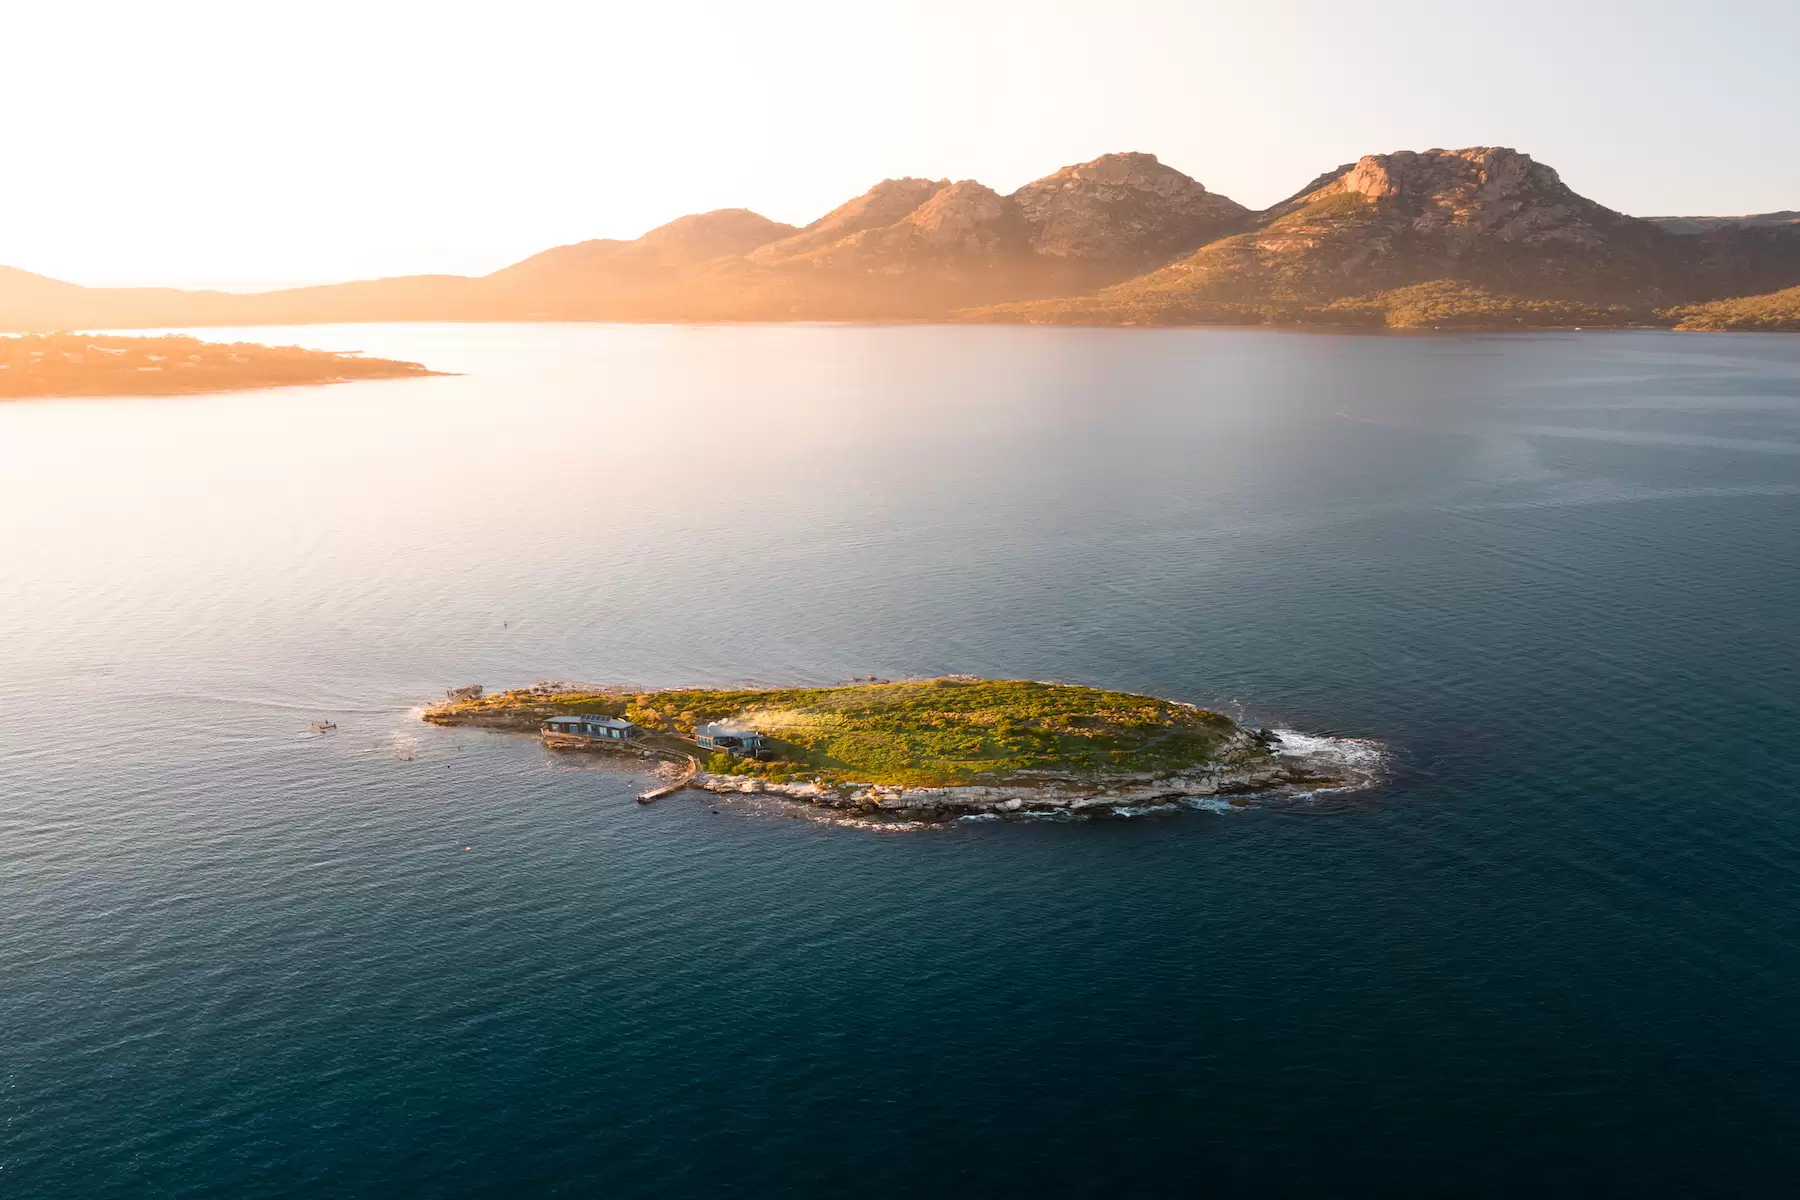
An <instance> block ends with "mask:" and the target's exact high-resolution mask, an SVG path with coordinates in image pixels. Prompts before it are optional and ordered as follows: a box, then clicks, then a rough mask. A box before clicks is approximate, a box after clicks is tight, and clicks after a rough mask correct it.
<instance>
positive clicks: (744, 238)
mask: <svg viewBox="0 0 1800 1200" xmlns="http://www.w3.org/2000/svg"><path fill="white" fill-rule="evenodd" d="M793 232H794V227H793V226H792V225H783V224H782V223H781V222H779V221H771V220H769V218H767V217H765V216H763V215H762V214H760V213H753V212H751V211H750V210H749V209H747V208H719V209H714V210H713V211H712V212H703V213H694V214H692V215H691V216H686V217H677V218H676V219H675V220H673V221H670V222H669V223H668V224H667V225H658V226H657V227H656V228H655V229H652V230H651V231H650V232H649V233H646V234H645V235H644V236H643V237H640V238H639V239H637V244H638V245H640V246H642V247H644V249H646V250H649V251H653V252H655V253H656V254H658V255H659V256H660V257H665V258H669V257H674V258H680V259H684V260H687V261H692V262H704V261H706V260H707V259H712V258H719V257H722V256H724V255H727V254H744V253H747V252H748V251H751V250H754V249H755V248H756V247H758V246H761V245H763V244H765V243H767V242H772V241H774V240H775V239H776V238H779V237H782V236H784V235H786V234H790V233H793Z"/></svg>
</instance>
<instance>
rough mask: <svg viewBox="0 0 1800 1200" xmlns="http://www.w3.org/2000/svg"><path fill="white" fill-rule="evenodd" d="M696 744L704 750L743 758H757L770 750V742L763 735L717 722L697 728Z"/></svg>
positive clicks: (695, 734)
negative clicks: (718, 751)
mask: <svg viewBox="0 0 1800 1200" xmlns="http://www.w3.org/2000/svg"><path fill="white" fill-rule="evenodd" d="M694 744H695V745H696V746H699V747H700V748H701V749H702V750H723V751H724V752H725V753H727V754H736V755H738V756H739V757H741V758H756V757H757V756H758V755H760V754H762V752H763V751H765V750H767V749H768V748H769V740H768V739H767V738H765V737H763V735H762V734H760V733H755V732H752V731H751V730H748V729H739V728H737V727H736V726H733V725H725V724H722V723H720V722H717V721H712V722H708V723H707V724H705V725H701V726H699V727H698V728H696V729H695V730H694Z"/></svg>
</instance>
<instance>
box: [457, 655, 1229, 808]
mask: <svg viewBox="0 0 1800 1200" xmlns="http://www.w3.org/2000/svg"><path fill="white" fill-rule="evenodd" d="M575 713H595V714H604V715H607V716H613V717H623V718H625V719H626V720H629V721H633V722H635V723H637V724H638V725H640V726H642V727H643V728H644V729H646V730H649V731H652V733H653V735H654V736H656V737H657V739H658V740H659V741H663V742H664V743H665V744H670V743H673V741H674V739H676V738H680V737H685V736H687V735H691V734H692V732H693V729H694V727H695V726H696V725H699V724H702V723H705V722H708V721H725V720H729V721H731V723H733V724H735V725H738V726H740V727H742V728H745V729H749V730H754V731H755V732H758V733H761V734H763V735H764V736H765V737H767V738H768V739H769V741H770V749H771V752H772V756H773V761H769V762H751V761H747V760H744V759H737V758H732V757H730V756H728V755H724V754H715V755H713V756H712V757H711V758H710V759H709V760H705V761H704V765H705V767H706V769H707V770H709V771H712V772H715V773H730V774H755V775H760V776H764V777H767V778H771V779H783V780H792V779H802V778H809V779H810V778H817V779H820V780H823V781H826V782H851V781H854V782H859V783H878V784H891V785H900V786H910V787H930V786H946V785H954V784H974V783H988V782H997V781H1001V780H1009V779H1019V778H1022V777H1024V778H1030V777H1044V776H1059V777H1070V778H1077V779H1094V778H1099V777H1103V776H1109V775H1122V774H1145V773H1147V774H1155V775H1167V774H1174V773H1176V772H1179V771H1183V770H1187V769H1191V768H1195V767H1200V766H1204V765H1206V764H1208V763H1210V762H1213V761H1215V759H1216V758H1217V757H1218V756H1219V754H1220V752H1221V751H1222V750H1223V749H1224V748H1225V747H1226V746H1227V745H1228V744H1229V745H1231V746H1233V747H1235V748H1236V749H1237V751H1238V752H1241V751H1242V739H1241V738H1240V737H1239V736H1238V733H1239V727H1238V725H1237V723H1236V722H1234V721H1232V720H1231V719H1230V718H1229V717H1226V716H1222V715H1221V714H1219V713H1215V712H1209V711H1207V710H1205V709H1201V708H1195V707H1192V706H1190V705H1185V704H1176V703H1174V702H1172V701H1168V700H1158V699H1155V698H1153V697H1149V696H1134V695H1131V694H1129V693H1126V692H1111V691H1104V690H1101V689H1097V688H1087V687H1076V686H1072V685H1068V684H1056V683H1037V682H1033V681H1031V680H979V679H962V678H947V679H930V680H924V681H919V682H907V683H866V684H864V683H858V684H850V685H846V686H839V687H823V688H770V689H739V690H714V689H707V688H671V689H666V690H660V691H651V692H639V693H632V692H622V691H621V692H612V691H607V692H566V691H546V690H542V689H526V690H520V691H511V692H499V693H495V694H493V695H490V696H486V697H483V698H482V699H479V700H464V701H459V702H454V703H449V704H444V705H440V706H438V707H437V708H434V709H432V710H430V712H428V713H427V714H426V719H427V720H430V721H434V722H436V723H439V724H447V725H462V724H472V725H491V726H500V727H511V728H520V729H524V728H536V726H537V724H538V723H539V722H541V721H543V720H544V719H545V718H547V717H551V716H558V715H563V714H575Z"/></svg>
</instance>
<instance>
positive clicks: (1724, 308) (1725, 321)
mask: <svg viewBox="0 0 1800 1200" xmlns="http://www.w3.org/2000/svg"><path fill="white" fill-rule="evenodd" d="M1667 315H1668V316H1669V317H1671V318H1673V320H1674V321H1675V328H1677V329H1689V330H1731V331H1734V332H1740V333H1754V332H1762V333H1800V287H1791V288H1788V289H1787V290H1786V291H1780V292H1771V293H1769V294H1768V295H1766V296H1744V297H1741V298H1739V299H1736V300H1715V301H1713V302H1712V303H1711V304H1692V305H1688V306H1687V307H1685V308H1674V309H1670V310H1669V311H1668V314H1667Z"/></svg>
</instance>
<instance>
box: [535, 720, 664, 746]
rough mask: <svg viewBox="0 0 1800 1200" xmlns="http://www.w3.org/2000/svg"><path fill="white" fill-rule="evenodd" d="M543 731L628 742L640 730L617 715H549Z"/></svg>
mask: <svg viewBox="0 0 1800 1200" xmlns="http://www.w3.org/2000/svg"><path fill="white" fill-rule="evenodd" d="M543 731H544V732H545V733H559V734H562V735H563V736H564V737H580V738H593V739H595V740H596V741H615V742H629V741H634V740H636V738H637V736H638V734H639V733H640V732H642V731H641V730H640V729H639V728H638V727H637V726H636V725H633V724H632V723H631V722H630V721H621V720H619V718H617V717H596V716H574V717H551V718H550V719H549V720H548V721H545V722H544V724H543Z"/></svg>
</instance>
